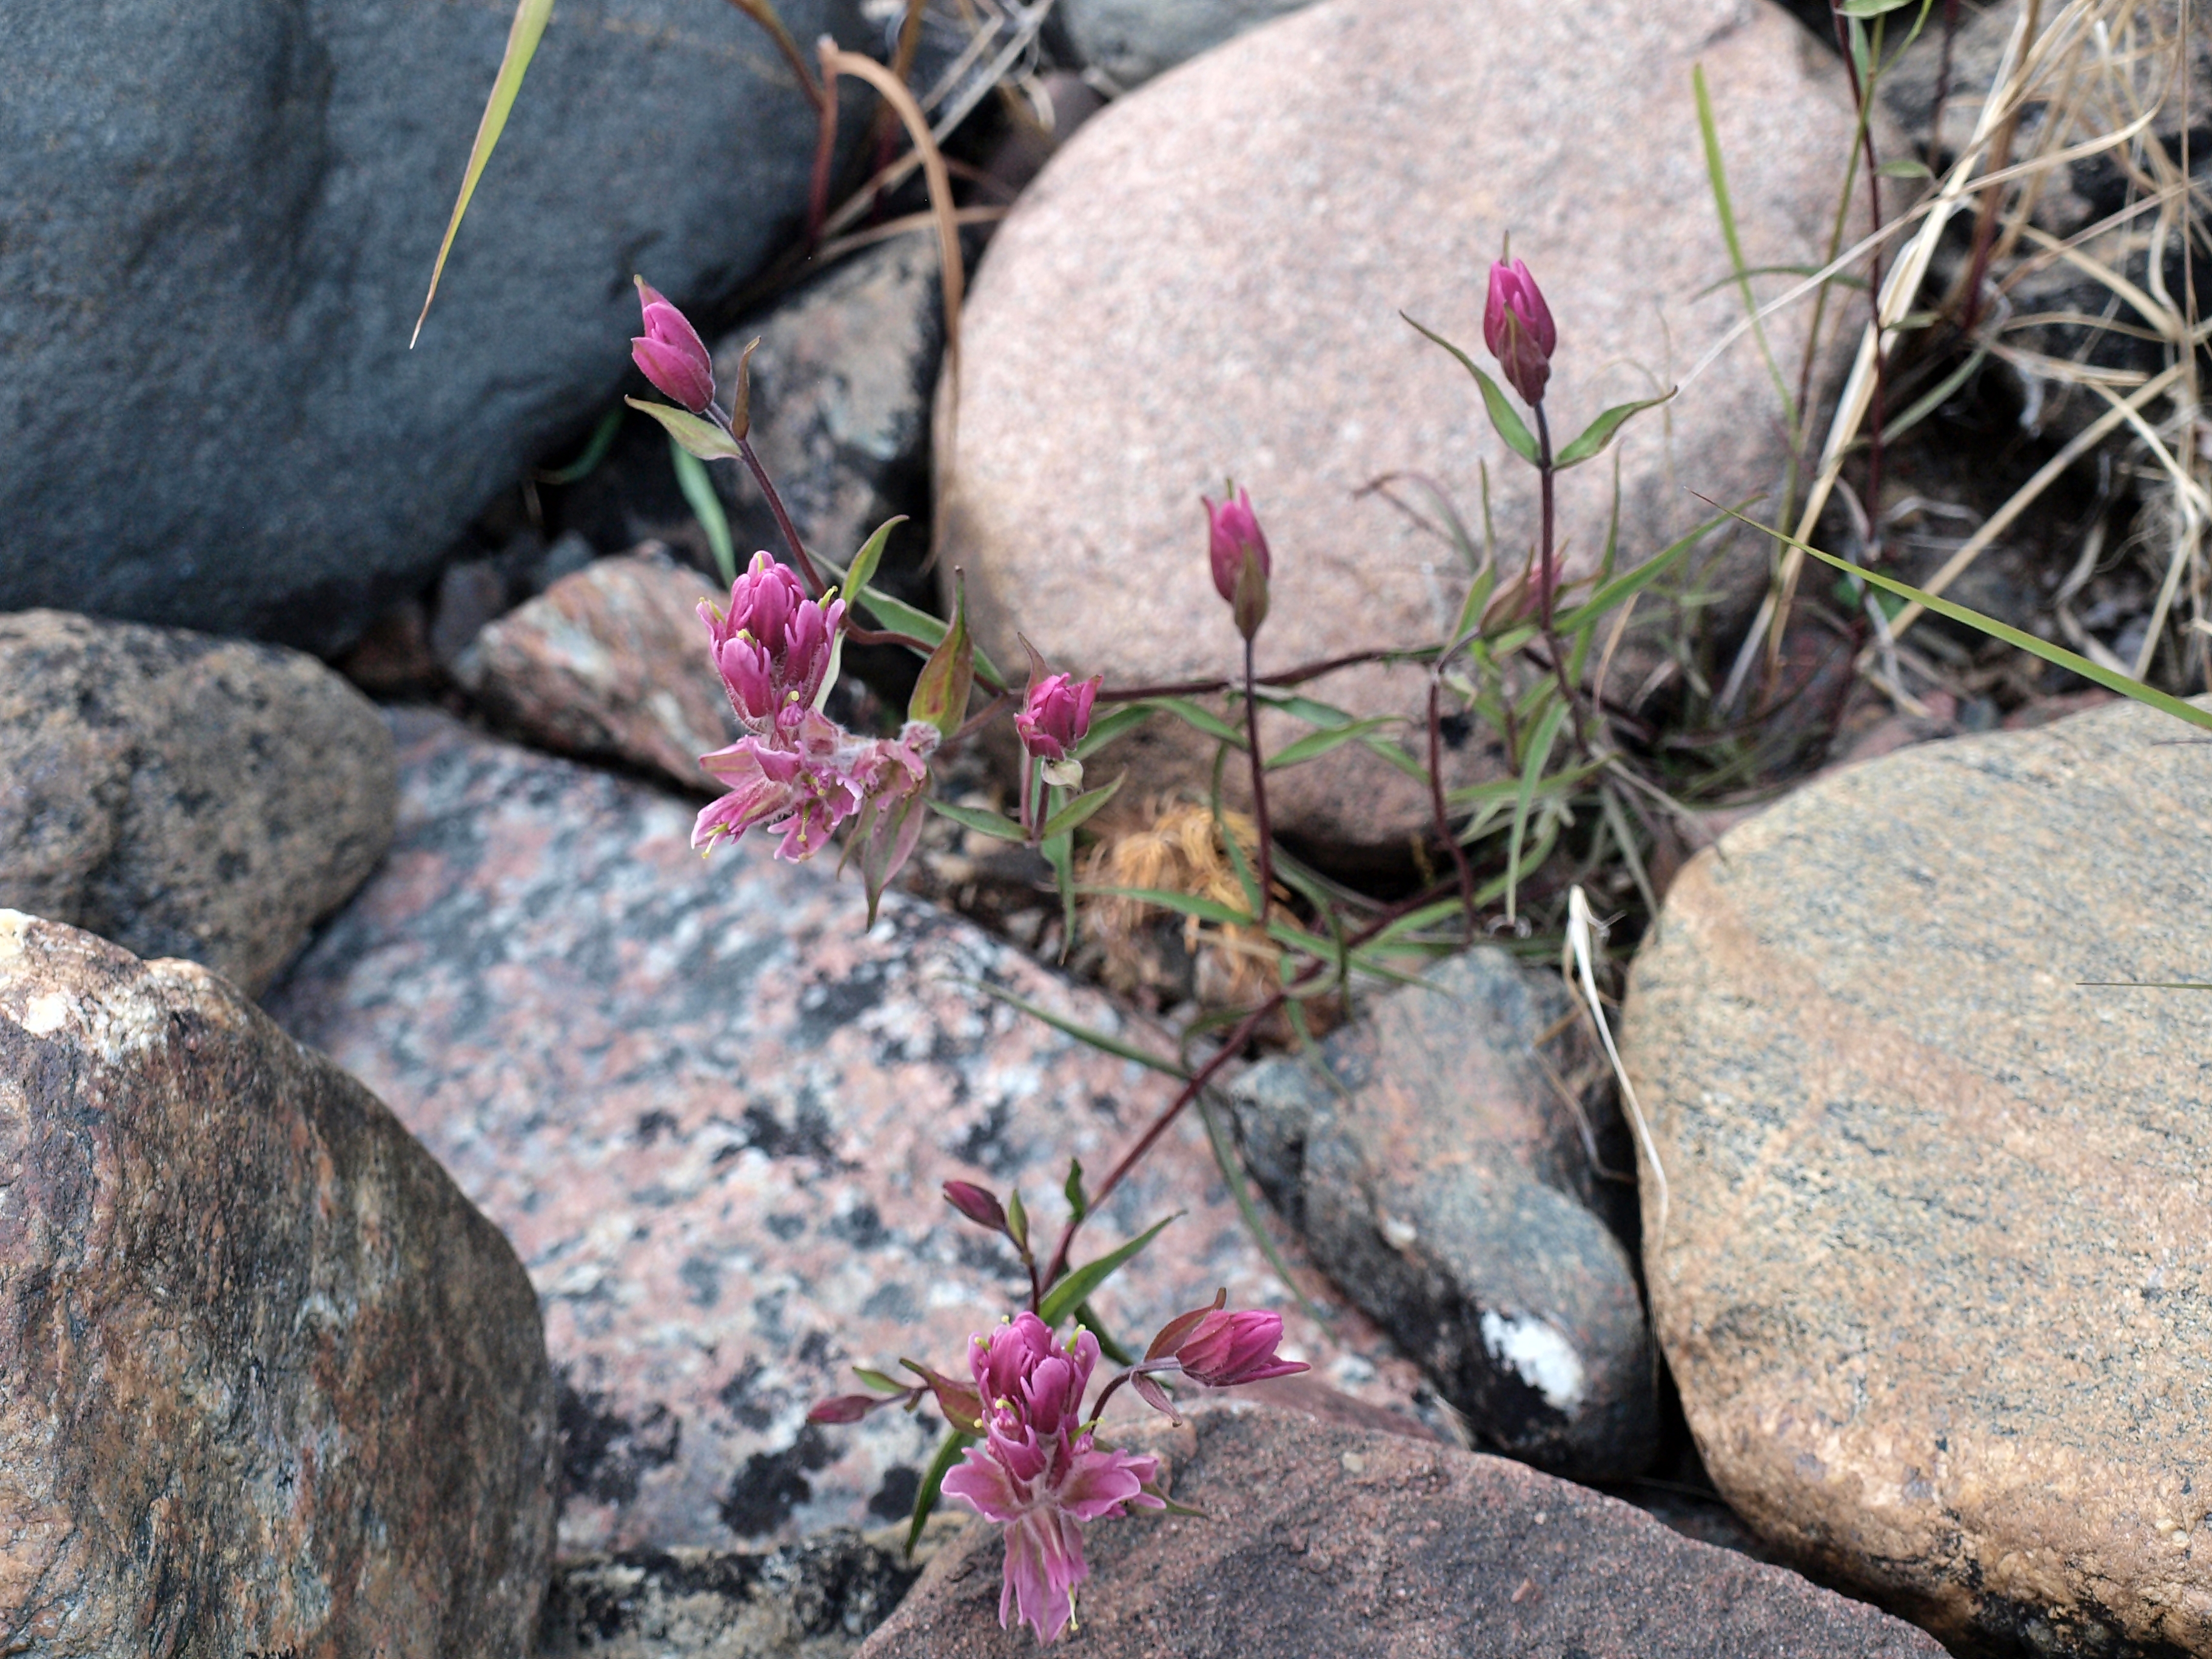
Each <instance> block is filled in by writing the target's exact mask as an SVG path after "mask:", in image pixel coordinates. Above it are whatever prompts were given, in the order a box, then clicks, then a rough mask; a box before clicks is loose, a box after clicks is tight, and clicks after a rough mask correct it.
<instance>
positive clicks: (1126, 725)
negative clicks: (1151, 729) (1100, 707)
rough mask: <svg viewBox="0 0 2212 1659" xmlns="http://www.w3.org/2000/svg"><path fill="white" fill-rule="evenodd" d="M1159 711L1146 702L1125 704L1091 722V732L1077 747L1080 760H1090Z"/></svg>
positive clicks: (1076, 754)
mask: <svg viewBox="0 0 2212 1659" xmlns="http://www.w3.org/2000/svg"><path fill="white" fill-rule="evenodd" d="M1157 712H1158V711H1157V710H1156V709H1154V708H1152V705H1151V704H1149V703H1146V702H1132V703H1124V704H1123V705H1122V706H1121V708H1116V709H1115V710H1113V711H1112V712H1111V713H1110V714H1101V715H1100V716H1099V717H1098V718H1097V720H1093V721H1091V730H1090V732H1089V733H1088V734H1087V735H1086V736H1085V738H1084V739H1083V741H1082V742H1081V743H1079V744H1076V746H1075V757H1076V759H1078V760H1085V761H1087V760H1089V759H1090V758H1091V757H1092V756H1093V755H1095V754H1097V752H1098V751H1099V750H1102V749H1103V748H1104V747H1105V746H1106V745H1107V744H1109V743H1111V742H1113V741H1114V739H1115V738H1118V737H1120V736H1121V734H1122V733H1123V732H1129V731H1133V730H1134V729H1135V728H1137V727H1138V726H1142V725H1143V724H1144V723H1145V722H1146V720H1150V719H1152V716H1153V714H1156V713H1157Z"/></svg>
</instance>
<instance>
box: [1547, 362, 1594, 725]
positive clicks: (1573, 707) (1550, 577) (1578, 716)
mask: <svg viewBox="0 0 2212 1659" xmlns="http://www.w3.org/2000/svg"><path fill="white" fill-rule="evenodd" d="M1534 407H1535V412H1536V472H1537V476H1538V477H1540V478H1541V479H1542V480H1543V502H1544V511H1543V526H1542V529H1541V541H1540V542H1539V543H1538V544H1537V554H1538V557H1539V559H1540V561H1541V563H1540V565H1539V568H1538V571H1537V577H1536V580H1537V582H1538V584H1539V590H1538V593H1537V598H1538V599H1539V600H1540V601H1541V605H1542V610H1541V613H1540V620H1541V622H1542V623H1543V631H1544V644H1545V646H1546V647H1547V649H1548V650H1549V651H1550V652H1551V653H1552V668H1553V672H1555V673H1556V674H1558V676H1559V695H1560V696H1563V697H1565V699H1566V700H1567V713H1568V714H1569V715H1570V716H1571V718H1572V720H1574V725H1575V747H1576V748H1577V749H1579V750H1582V751H1583V753H1584V754H1588V753H1589V743H1588V741H1587V740H1586V739H1585V738H1583V708H1582V699H1581V698H1579V697H1577V696H1575V688H1574V687H1573V686H1572V685H1571V684H1569V683H1568V680H1567V653H1566V652H1565V649H1564V648H1563V647H1561V646H1560V644H1559V635H1556V634H1554V633H1553V631H1552V589H1553V586H1554V584H1555V583H1556V582H1557V580H1558V576H1559V568H1558V567H1559V550H1558V548H1557V547H1556V546H1555V544H1553V524H1554V522H1555V520H1554V515H1553V507H1552V480H1553V477H1554V475H1555V474H1556V472H1557V471H1558V469H1557V468H1555V467H1553V465H1552V423H1551V422H1549V421H1548V420H1547V419H1546V418H1545V417H1544V405H1543V404H1541V403H1539V404H1536V405H1535V406H1534Z"/></svg>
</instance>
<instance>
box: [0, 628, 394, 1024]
mask: <svg viewBox="0 0 2212 1659" xmlns="http://www.w3.org/2000/svg"><path fill="white" fill-rule="evenodd" d="M394 776H395V774H394V771H393V762H392V738H391V736H390V734H389V733H388V732H386V729H385V726H384V722H383V720H381V719H380V717H379V716H378V714H377V712H376V710H375V708H374V707H373V706H372V705H371V704H370V703H369V702H368V699H367V698H365V697H363V696H362V695H361V694H360V693H359V692H357V691H356V690H354V689H353V688H352V687H351V686H349V685H348V684H346V683H345V682H344V681H343V680H342V679H340V678H338V677H337V675H335V674H333V673H331V672H330V671H329V670H327V669H325V667H323V665H321V664H319V663H318V662H316V661H314V660H313V659H311V658H307V657H303V656H300V655H298V654H296V653H293V652H290V651H283V650H278V649H275V648H273V647H266V646H249V645H236V644H225V643H224V642H222V641H218V640H212V639H210V638H208V637H206V636H205V635H200V634H188V633H185V632H184V631H183V630H181V629H167V628H141V627H137V626H135V625H133V624H130V623H100V622H94V621H92V620H90V619H89V618H88V617H76V616H70V615H69V614H67V613H65V612H63V611H26V612H23V613H21V614H20V615H15V616H0V905H5V906H8V907H10V908H15V909H18V910H23V911H27V912H28V913H30V914H31V915H39V916H45V917H46V918H48V919H49V920H51V921H65V922H68V923H70V925H71V926H72V927H84V928H88V929H90V930H91V931H92V932H94V933H99V934H100V935H102V936H103V937H105V938H107V939H113V940H114V941H115V942H116V943H117V944H118V945H123V946H125V948H126V949H129V950H131V951H135V952H136V953H137V954H138V955H140V956H142V957H190V958H191V960H193V961H195V962H198V963H204V964H205V965H206V966H208V967H210V968H212V969H216V971H217V972H218V973H221V974H222V975H226V976H227V977H228V978H229V979H231V980H233V981H235V982H236V983H237V984H239V985H240V986H242V987H245V989H246V991H248V992H249V993H251V992H258V990H259V989H260V988H261V987H262V986H263V985H264V983H266V982H267V981H268V979H269V978H270V975H273V974H274V973H275V972H276V970H277V969H279V968H281V967H283V965H284V963H285V962H286V960H287V959H288V958H289V957H290V956H291V955H292V953H293V952H294V951H296V950H298V949H299V948H300V946H301V945H302V944H303V943H305V942H306V940H307V929H308V927H309V926H310V925H311V924H312V923H313V921H315V919H316V918H317V917H318V916H320V915H323V914H324V913H325V912H326V911H328V910H330V909H331V908H334V907H335V906H337V904H338V903H340V902H342V901H343V899H344V898H345V897H346V896H347V895H348V894H349V893H351V892H352V891H353V890H354V889H355V888H356V887H357V886H359V885H360V884H361V882H362V878H363V877H365V876H367V875H368V872H369V870H370V869H371V867H372V866H374V864H375V863H376V860H378V859H379V858H380V857H381V856H382V855H383V853H384V849H385V847H386V845H387V844H388V843H389V842H390V841H391V839H392V800H393V793H394V789H395V784H394Z"/></svg>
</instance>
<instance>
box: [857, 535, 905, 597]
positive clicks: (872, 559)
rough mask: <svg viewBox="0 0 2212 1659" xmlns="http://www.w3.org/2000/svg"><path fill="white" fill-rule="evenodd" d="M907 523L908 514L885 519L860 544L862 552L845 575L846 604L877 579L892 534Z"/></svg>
mask: <svg viewBox="0 0 2212 1659" xmlns="http://www.w3.org/2000/svg"><path fill="white" fill-rule="evenodd" d="M905 522H906V514H905V513H899V514H898V515H897V516H896V517H894V518H889V519H885V520H884V521H883V522H882V523H881V524H879V525H878V526H876V533H875V534H874V535H872V536H871V537H869V538H868V539H867V540H866V541H865V542H863V543H861V544H860V551H859V552H857V553H855V554H854V556H853V563H852V568H850V569H848V570H847V571H846V573H845V595H846V602H847V603H848V604H850V603H851V602H852V596H853V595H854V594H856V593H858V592H860V590H861V589H862V588H864V587H866V586H867V585H868V584H869V583H870V582H872V581H873V580H875V579H876V567H877V566H878V564H880V563H882V562H883V557H884V546H885V544H888V543H889V542H890V538H891V532H892V531H893V530H895V529H896V528H897V527H898V526H901V525H902V524H904V523H905Z"/></svg>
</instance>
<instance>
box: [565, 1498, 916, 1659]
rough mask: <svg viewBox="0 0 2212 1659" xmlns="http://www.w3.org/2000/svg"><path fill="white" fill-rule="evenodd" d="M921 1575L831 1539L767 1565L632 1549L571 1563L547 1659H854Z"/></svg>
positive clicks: (862, 1543)
mask: <svg viewBox="0 0 2212 1659" xmlns="http://www.w3.org/2000/svg"><path fill="white" fill-rule="evenodd" d="M920 1571H921V1567H920V1566H919V1565H909V1564H908V1562H907V1560H906V1559H905V1558H904V1556H903V1555H902V1554H901V1553H898V1552H897V1551H895V1550H890V1549H884V1548H881V1547H878V1546H877V1545H874V1544H872V1543H870V1542H868V1541H866V1539H864V1538H862V1537H861V1535H860V1534H859V1533H858V1532H855V1531H854V1530H853V1529H852V1528H849V1527H837V1528H831V1529H830V1530H829V1531H828V1532H825V1533H820V1534H816V1535H815V1536H813V1537H811V1538H807V1539H805V1540H802V1541H800V1542H799V1543H796V1544H791V1545H787V1546H786V1547H784V1548H782V1549H780V1550H770V1551H768V1552H767V1553H763V1554H747V1553H742V1552H738V1551H723V1550H700V1549H687V1550H629V1551H625V1552H623V1553H621V1554H618V1555H593V1556H586V1557H583V1558H581V1559H578V1560H574V1561H564V1562H562V1565H561V1567H560V1570H559V1571H557V1572H556V1573H555V1574H554V1576H553V1589H552V1593H551V1594H550V1595H548V1596H547V1597H546V1598H545V1613H544V1620H543V1621H542V1623H541V1624H540V1626H539V1636H538V1652H539V1655H540V1659H571V1656H578V1655H584V1654H589V1655H592V1656H593V1659H847V1656H848V1655H849V1654H851V1653H853V1652H854V1650H856V1649H858V1648H859V1646H860V1643H861V1641H862V1640H863V1639H864V1638H866V1636H867V1634H868V1633H869V1632H871V1631H872V1630H874V1629H875V1627H876V1626H878V1625H880V1624H882V1623H883V1621H884V1620H885V1619H887V1618H888V1617H890V1613H891V1610H892V1609H893V1608H894V1607H897V1606H898V1604H899V1601H900V1598H901V1597H902V1596H903V1595H905V1594H906V1592H907V1589H908V1586H909V1585H911V1584H912V1583H914V1581H915V1576H916V1575H917V1574H918V1573H919V1572H920Z"/></svg>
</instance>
